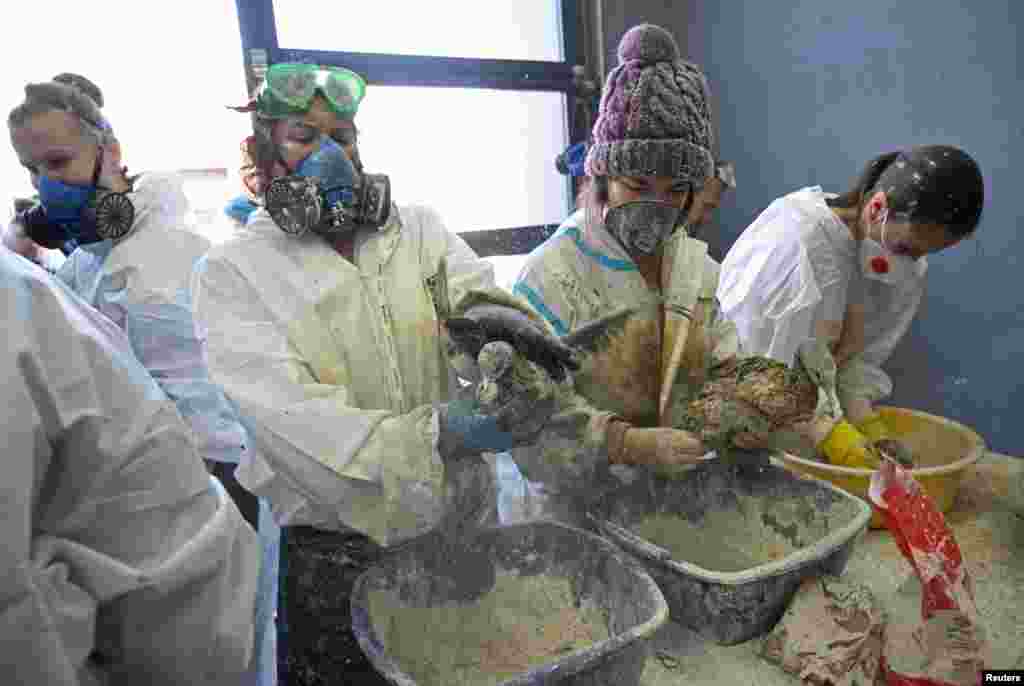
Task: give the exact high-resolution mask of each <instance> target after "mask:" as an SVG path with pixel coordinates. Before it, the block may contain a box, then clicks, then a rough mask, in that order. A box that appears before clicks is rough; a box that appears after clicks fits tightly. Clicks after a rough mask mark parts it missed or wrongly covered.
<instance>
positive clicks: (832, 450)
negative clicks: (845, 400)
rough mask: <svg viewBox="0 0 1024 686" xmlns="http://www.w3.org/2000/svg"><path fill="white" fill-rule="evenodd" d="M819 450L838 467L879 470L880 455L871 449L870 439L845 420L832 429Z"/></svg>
mask: <svg viewBox="0 0 1024 686" xmlns="http://www.w3.org/2000/svg"><path fill="white" fill-rule="evenodd" d="M818 450H819V451H821V452H822V453H824V454H825V457H827V458H828V461H829V462H830V463H832V464H834V465H836V466H838V467H853V468H855V469H877V468H878V464H879V459H878V455H877V454H876V453H875V451H873V450H871V449H870V447H869V444H868V439H867V438H866V437H865V436H864V434H862V433H861V432H860V431H858V430H857V428H856V427H855V426H854V425H853V424H851V423H850V422H848V421H846V420H845V419H844V420H842V421H840V422H839V423H838V424H836V425H835V426H834V427H832V431H830V432H829V434H828V437H827V438H826V439H825V440H824V441H823V442H822V443H821V445H820V446H818Z"/></svg>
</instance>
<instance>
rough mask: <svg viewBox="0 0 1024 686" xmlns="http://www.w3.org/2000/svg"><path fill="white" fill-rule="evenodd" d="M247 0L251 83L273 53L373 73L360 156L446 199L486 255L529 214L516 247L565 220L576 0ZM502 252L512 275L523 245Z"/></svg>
mask: <svg viewBox="0 0 1024 686" xmlns="http://www.w3.org/2000/svg"><path fill="white" fill-rule="evenodd" d="M239 5H240V15H239V19H240V22H241V26H242V35H243V46H244V49H245V51H246V52H245V55H246V63H247V66H248V67H249V69H250V71H249V76H250V83H252V82H254V81H253V77H257V76H259V75H260V74H261V72H262V68H263V67H265V65H267V64H273V63H277V62H287V61H299V62H310V63H318V64H332V65H337V66H342V67H346V68H349V69H352V70H353V71H355V72H357V73H359V74H361V75H362V76H364V77H365V78H366V79H367V81H368V83H369V89H368V91H367V96H366V99H365V100H364V101H363V104H362V105H361V107H360V111H359V114H358V115H357V119H356V122H357V125H358V127H359V130H360V153H361V157H362V160H363V163H364V165H365V166H366V168H367V170H369V171H373V172H379V173H385V174H388V175H389V176H390V177H391V180H392V185H393V190H394V194H395V199H396V200H397V201H398V202H399V203H400V204H426V205H429V206H431V207H433V208H434V209H436V210H437V211H438V212H440V214H441V216H442V218H443V220H444V221H445V223H446V225H447V226H448V228H449V229H450V230H452V231H456V232H458V233H460V234H463V235H464V236H465V237H466V238H467V240H470V242H471V243H472V244H473V246H474V247H475V248H477V250H478V252H481V254H484V255H499V256H501V255H503V253H505V252H508V248H498V247H491V248H488V241H489V238H490V236H491V233H490V232H491V231H493V230H510V229H520V228H524V227H529V230H527V229H526V228H524V231H525V232H526V233H528V234H529V235H530V236H531V240H530V241H528V242H526V243H525V244H524V242H523V241H516V244H517V245H516V248H515V250H516V252H528V251H529V250H530V249H531V248H532V247H533V245H534V244H536V242H538V241H539V239H541V238H543V236H545V235H547V234H549V233H550V230H553V228H554V226H556V225H557V224H558V223H560V222H561V221H562V219H564V217H565V215H566V213H567V211H568V209H569V206H570V193H569V184H568V183H567V181H566V179H564V178H563V177H561V176H560V175H559V174H558V173H557V171H556V170H555V168H554V158H555V156H556V155H557V154H558V153H559V152H561V151H562V150H564V149H565V147H566V145H567V142H568V131H569V129H570V126H569V125H570V124H571V122H569V121H568V117H569V111H568V107H567V95H568V94H569V93H570V92H571V90H572V87H573V85H572V68H571V65H570V63H569V62H568V61H566V60H565V59H564V55H575V51H574V50H573V49H572V47H574V43H572V41H571V40H570V39H571V38H572V36H574V35H575V26H576V22H575V17H576V13H575V9H576V3H575V0H562V2H551V0H524V1H523V2H520V3H491V2H487V3H484V2H475V1H472V0H450V1H447V2H444V3H421V2H413V1H411V0H402V1H400V0H377V2H373V3H362V4H358V5H355V4H352V3H344V4H342V3H322V2H316V1H315V0H287V1H285V0H257V1H254V2H248V3H239ZM566 16H568V17H571V21H570V22H568V24H569V26H568V27H567V22H566V21H565V18H564V17H566ZM566 28H568V29H569V30H568V31H566V30H565V29H566ZM537 229H541V230H539V231H538V230H537ZM545 232H546V233H545ZM495 235H497V234H495ZM517 235H519V234H518V233H517ZM503 243H506V244H507V243H508V241H507V240H506V241H503ZM491 244H492V245H497V244H498V241H497V240H495V241H491ZM506 258H507V259H506ZM493 261H494V262H495V264H496V266H497V270H498V276H499V280H501V281H503V282H505V283H510V282H511V279H512V278H514V276H515V275H516V273H517V272H518V269H519V265H520V264H521V262H522V257H521V256H519V257H513V256H504V257H498V258H495V259H494V260H493Z"/></svg>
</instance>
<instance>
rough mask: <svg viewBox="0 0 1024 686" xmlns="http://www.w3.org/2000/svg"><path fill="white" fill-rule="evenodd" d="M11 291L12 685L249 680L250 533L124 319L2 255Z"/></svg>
mask: <svg viewBox="0 0 1024 686" xmlns="http://www.w3.org/2000/svg"><path fill="white" fill-rule="evenodd" d="M0 301H2V302H3V313H4V319H5V321H6V322H7V331H6V335H5V336H4V341H5V343H4V352H3V355H2V356H0V387H2V388H3V389H4V394H5V401H4V408H5V415H4V417H5V419H4V425H3V431H4V445H5V448H4V460H3V467H2V469H3V476H2V477H0V530H2V534H0V537H2V547H3V553H2V555H0V578H2V579H3V583H0V674H2V675H3V679H2V681H3V683H5V684H33V685H36V686H78V685H80V684H81V685H85V684H110V685H113V686H116V685H118V684H124V685H125V686H128V685H129V684H130V685H132V686H135V685H136V684H150V685H154V686H163V685H166V686H171V685H174V686H196V685H199V684H208V685H210V686H213V685H222V684H237V683H239V676H240V674H241V673H242V671H243V670H244V668H245V667H246V665H247V663H248V662H249V660H250V656H251V651H252V642H253V609H254V607H253V604H254V598H255V593H256V581H257V574H258V567H257V565H258V562H259V546H258V543H257V540H256V537H255V535H254V534H253V532H252V529H251V528H250V527H249V526H248V525H247V524H246V523H245V521H244V520H243V519H242V517H241V515H240V513H239V512H238V510H237V508H236V507H235V505H234V504H233V503H232V502H231V500H230V499H229V497H228V495H227V493H226V492H225V491H224V490H223V487H222V486H221V485H220V484H219V482H217V481H216V480H215V479H213V478H212V477H210V476H209V475H208V474H207V472H206V470H205V468H204V466H203V463H202V461H201V460H200V459H199V456H198V455H197V454H196V451H195V447H194V444H193V441H192V438H191V435H190V433H189V431H188V429H187V427H186V426H185V424H184V423H183V422H182V420H181V417H180V415H179V414H178V412H177V411H176V409H175V407H174V405H173V403H171V402H170V401H168V400H167V398H166V396H165V395H164V394H163V393H162V392H161V391H160V389H159V388H158V387H157V385H156V384H155V383H154V382H153V380H152V378H151V377H150V376H149V374H147V373H146V370H145V369H144V368H143V367H142V366H141V365H140V364H139V363H138V362H137V361H136V359H135V358H134V356H133V355H132V353H131V349H130V347H129V344H128V341H127V339H126V338H125V336H124V334H123V333H122V332H121V331H120V330H119V329H117V328H116V327H115V326H114V325H113V324H111V323H110V322H109V321H108V320H107V319H106V318H104V317H103V316H101V315H99V314H98V313H97V312H96V311H95V310H93V309H92V308H90V307H88V306H87V305H86V304H85V303H83V302H82V301H81V300H80V299H79V298H77V297H76V296H75V295H74V294H73V293H71V292H70V291H69V290H67V288H66V287H64V286H63V285H62V284H60V283H59V282H57V281H55V280H53V279H50V278H49V277H48V276H47V275H46V274H45V272H43V271H42V270H40V269H38V268H37V267H35V266H34V265H32V264H30V263H29V262H28V261H26V260H23V259H22V258H20V257H17V256H15V255H13V254H12V253H10V252H8V251H7V250H5V249H3V248H0ZM90 656H92V659H91V658H90ZM96 657H101V658H102V659H95V658H96Z"/></svg>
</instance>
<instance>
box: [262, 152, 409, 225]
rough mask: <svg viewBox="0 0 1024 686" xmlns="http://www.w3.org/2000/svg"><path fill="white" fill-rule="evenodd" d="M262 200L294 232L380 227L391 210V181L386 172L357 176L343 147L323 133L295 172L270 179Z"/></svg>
mask: <svg viewBox="0 0 1024 686" xmlns="http://www.w3.org/2000/svg"><path fill="white" fill-rule="evenodd" d="M264 205H265V206H266V209H267V212H268V213H269V214H270V217H271V219H273V220H274V223H275V224H277V225H278V227H280V228H281V230H282V231H284V232H285V233H288V234H291V235H293V236H302V235H305V234H306V233H307V232H309V231H312V232H314V233H316V234H319V235H322V236H333V235H338V234H343V233H348V232H351V231H353V230H355V229H359V228H381V227H383V226H384V225H385V224H387V221H388V217H389V216H390V213H391V181H390V179H389V178H388V177H387V176H386V175H384V174H360V175H358V178H357V175H356V173H355V169H354V167H353V165H352V162H351V161H349V159H348V157H346V155H345V152H344V150H342V148H341V146H340V145H338V144H337V143H336V142H335V141H333V140H331V139H330V138H328V137H327V136H324V137H323V139H322V141H321V144H320V147H319V149H317V150H316V151H315V152H313V153H311V154H310V155H309V156H308V157H306V159H304V160H303V161H302V163H301V164H299V166H298V167H297V168H296V170H295V174H292V175H290V176H282V177H280V178H277V179H274V180H273V181H271V182H270V185H269V186H268V187H267V191H266V193H265V194H264Z"/></svg>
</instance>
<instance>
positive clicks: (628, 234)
mask: <svg viewBox="0 0 1024 686" xmlns="http://www.w3.org/2000/svg"><path fill="white" fill-rule="evenodd" d="M681 214H682V209H681V208H679V207H676V206H675V205H670V204H669V203H666V202H662V201H660V200H634V201H632V202H627V203H625V204H622V205H619V206H618V207H610V208H608V211H607V213H606V214H605V217H604V223H605V226H606V227H607V229H608V231H609V232H610V233H611V234H612V235H613V236H615V237H616V238H617V239H619V242H621V243H622V246H623V247H624V248H625V249H626V250H627V251H628V252H638V253H641V254H644V255H653V254H655V253H656V252H657V251H658V249H659V248H660V247H661V245H662V243H664V242H665V240H666V239H667V238H668V237H669V236H671V235H672V233H673V231H675V228H676V223H677V222H678V221H679V217H680V215H681Z"/></svg>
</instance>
